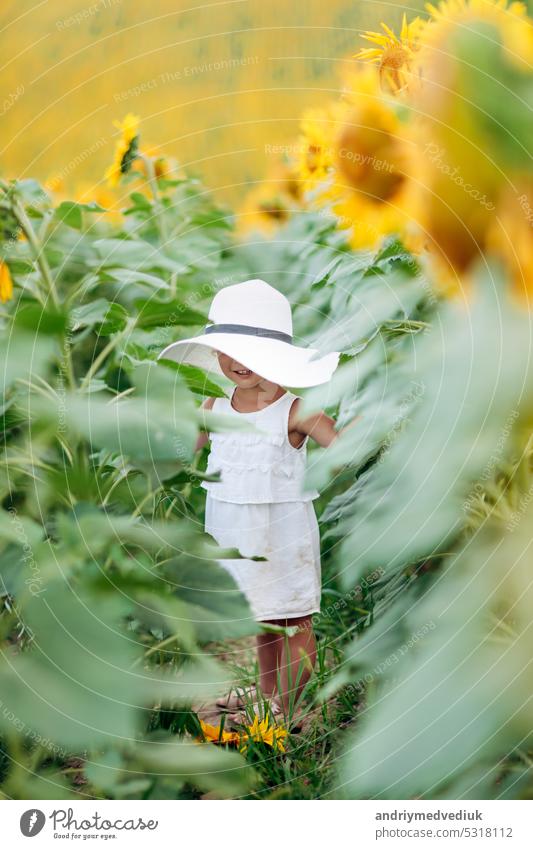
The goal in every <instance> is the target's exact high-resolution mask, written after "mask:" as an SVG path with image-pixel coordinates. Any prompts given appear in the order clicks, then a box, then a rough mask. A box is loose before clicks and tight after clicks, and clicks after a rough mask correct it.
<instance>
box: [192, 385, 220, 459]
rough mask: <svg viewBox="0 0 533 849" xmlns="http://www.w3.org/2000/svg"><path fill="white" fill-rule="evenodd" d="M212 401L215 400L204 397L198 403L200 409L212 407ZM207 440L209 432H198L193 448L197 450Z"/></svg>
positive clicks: (205, 443)
mask: <svg viewBox="0 0 533 849" xmlns="http://www.w3.org/2000/svg"><path fill="white" fill-rule="evenodd" d="M214 401H215V399H214V398H204V400H203V401H202V403H201V404H200V409H201V410H210V409H211V408H212V407H213V403H214ZM208 442H209V434H208V433H205V432H202V433H200V434H198V439H197V440H196V447H195V449H194V450H195V451H199V450H200V448H203V447H204V445H207V443H208Z"/></svg>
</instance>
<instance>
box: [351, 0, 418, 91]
mask: <svg viewBox="0 0 533 849" xmlns="http://www.w3.org/2000/svg"><path fill="white" fill-rule="evenodd" d="M424 26H425V22H424V21H423V20H422V19H421V18H419V17H416V18H414V19H413V20H412V21H411V22H410V23H409V24H408V23H407V19H406V16H405V13H404V16H403V20H402V28H401V31H400V35H399V36H397V35H396V34H395V33H394V32H393V31H392V30H391V28H390V27H388V26H387V24H385V23H383V22H382V23H381V27H382V28H383V30H384V33H381V32H372V31H371V30H367V31H366V32H364V33H363V34H362V36H361V38H364V39H365V40H366V41H370V42H372V43H373V44H377V47H364V48H362V49H361V50H359V51H358V52H357V53H356V54H355V55H354V57H353V58H354V59H363V60H366V61H370V62H372V63H374V64H377V65H378V66H379V78H380V82H381V86H382V88H383V89H384V90H386V91H389V92H391V93H393V94H394V93H399V92H403V91H405V90H406V89H408V88H409V86H410V83H411V80H412V72H411V68H412V63H413V58H414V56H415V53H416V51H417V50H418V49H419V38H420V35H421V32H422V30H423V28H424Z"/></svg>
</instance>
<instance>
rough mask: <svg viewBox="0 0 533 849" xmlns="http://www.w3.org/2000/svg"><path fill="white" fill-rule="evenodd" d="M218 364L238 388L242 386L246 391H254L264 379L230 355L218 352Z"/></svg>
mask: <svg viewBox="0 0 533 849" xmlns="http://www.w3.org/2000/svg"><path fill="white" fill-rule="evenodd" d="M216 353H217V357H218V363H219V365H220V368H221V370H222V371H223V373H224V374H225V375H226V377H229V379H230V380H232V381H233V382H234V383H236V384H237V386H242V387H243V388H246V389H252V388H253V387H255V386H257V385H258V384H259V383H260V382H261V381H262V380H263V378H262V377H260V376H259V375H258V374H256V373H255V372H254V371H250V369H247V368H246V366H243V364H242V363H240V362H239V361H238V360H234V359H233V357H230V356H229V355H228V354H223V353H222V351H217V352H216Z"/></svg>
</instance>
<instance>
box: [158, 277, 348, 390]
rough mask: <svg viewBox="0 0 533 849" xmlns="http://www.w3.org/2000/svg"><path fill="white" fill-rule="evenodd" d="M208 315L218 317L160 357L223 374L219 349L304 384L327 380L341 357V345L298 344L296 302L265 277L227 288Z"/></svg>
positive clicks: (276, 379) (276, 378)
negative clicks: (293, 309)
mask: <svg viewBox="0 0 533 849" xmlns="http://www.w3.org/2000/svg"><path fill="white" fill-rule="evenodd" d="M208 318H209V321H210V322H212V323H211V324H209V325H207V326H206V327H205V329H204V332H203V333H202V334H201V335H199V336H193V337H191V338H189V339H181V340H180V341H179V342H173V343H172V344H171V345H168V346H167V347H166V348H165V349H164V351H162V352H161V353H160V354H159V357H158V359H168V360H174V361H175V362H178V363H187V364H188V365H193V366H197V367H198V368H201V369H204V370H205V371H207V372H211V373H212V374H214V375H217V376H223V372H222V370H221V368H220V366H219V363H218V357H217V355H216V351H221V352H222V353H224V354H227V355H228V356H230V357H232V359H234V360H237V361H238V362H239V363H241V364H242V365H243V366H244V367H245V368H248V369H250V370H251V371H253V372H255V373H256V374H258V375H260V376H261V377H263V378H264V379H265V380H269V381H272V382H273V383H278V384H280V386H294V387H302V388H304V387H308V386H318V385H319V384H321V383H327V382H328V381H329V380H330V379H331V376H332V374H333V372H334V371H335V369H336V368H337V365H338V363H339V356H340V354H339V352H337V351H330V352H329V353H327V354H324V355H321V353H320V351H319V350H318V349H316V348H305V347H301V346H299V345H295V344H294V342H293V338H292V337H293V331H292V314H291V306H290V303H289V301H288V299H287V298H286V297H285V296H284V295H283V294H282V293H281V292H279V291H278V290H277V289H274V287H273V286H270V284H268V283H266V282H265V281H264V280H246V281H244V282H243V283H235V284H233V285H231V286H226V287H225V288H224V289H221V290H220V291H219V292H217V294H216V295H215V297H214V298H213V300H212V302H211V307H210V309H209V313H208Z"/></svg>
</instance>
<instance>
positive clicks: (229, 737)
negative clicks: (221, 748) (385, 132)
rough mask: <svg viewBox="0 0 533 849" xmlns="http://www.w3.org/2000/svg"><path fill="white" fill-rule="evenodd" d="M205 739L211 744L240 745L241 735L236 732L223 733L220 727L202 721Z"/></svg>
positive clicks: (201, 725)
mask: <svg viewBox="0 0 533 849" xmlns="http://www.w3.org/2000/svg"><path fill="white" fill-rule="evenodd" d="M200 727H201V729H202V733H203V739H204V740H207V741H209V742H211V743H240V740H241V738H240V735H239V734H238V733H237V732H236V731H221V728H220V725H210V724H209V723H208V722H204V721H203V719H201V720H200Z"/></svg>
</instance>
